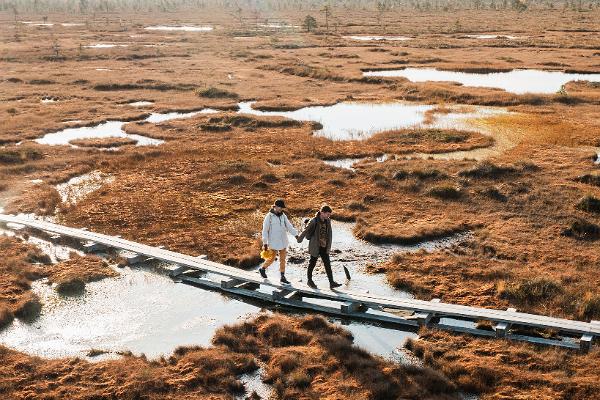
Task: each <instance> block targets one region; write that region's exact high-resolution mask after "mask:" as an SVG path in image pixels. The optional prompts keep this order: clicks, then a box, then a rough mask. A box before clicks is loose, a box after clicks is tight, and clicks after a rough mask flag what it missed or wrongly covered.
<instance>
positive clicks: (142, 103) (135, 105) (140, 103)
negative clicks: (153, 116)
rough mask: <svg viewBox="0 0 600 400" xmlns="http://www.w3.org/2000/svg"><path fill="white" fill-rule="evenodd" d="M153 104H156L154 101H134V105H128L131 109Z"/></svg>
mask: <svg viewBox="0 0 600 400" xmlns="http://www.w3.org/2000/svg"><path fill="white" fill-rule="evenodd" d="M152 104H154V102H152V101H134V102H132V103H127V105H128V106H131V107H146V106H151V105H152Z"/></svg>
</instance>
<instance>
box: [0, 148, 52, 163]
mask: <svg viewBox="0 0 600 400" xmlns="http://www.w3.org/2000/svg"><path fill="white" fill-rule="evenodd" d="M42 157H43V155H42V153H40V152H39V151H38V150H35V149H19V150H0V164H21V163H24V162H26V161H34V160H40V159H41V158H42Z"/></svg>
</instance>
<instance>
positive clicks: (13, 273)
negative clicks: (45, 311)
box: [0, 236, 50, 328]
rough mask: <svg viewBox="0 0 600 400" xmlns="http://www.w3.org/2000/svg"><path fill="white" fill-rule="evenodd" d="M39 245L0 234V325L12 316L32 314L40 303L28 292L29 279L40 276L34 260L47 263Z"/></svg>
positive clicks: (34, 313)
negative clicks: (36, 246)
mask: <svg viewBox="0 0 600 400" xmlns="http://www.w3.org/2000/svg"><path fill="white" fill-rule="evenodd" d="M49 262H50V259H49V258H48V256H46V255H45V254H43V253H42V252H41V251H40V250H39V249H37V248H35V247H34V246H31V245H29V244H26V243H23V242H21V241H19V240H18V239H15V238H9V237H3V236H0V328H2V327H4V326H6V325H7V324H9V323H10V322H11V321H12V320H13V318H14V316H17V317H19V318H23V319H28V318H30V317H33V316H35V315H36V314H37V313H38V312H39V310H40V308H41V304H40V303H39V299H37V297H36V296H34V295H33V294H32V293H31V292H30V288H31V282H32V281H34V280H36V279H39V278H40V277H42V276H44V269H43V268H42V267H40V266H37V265H33V264H34V263H49Z"/></svg>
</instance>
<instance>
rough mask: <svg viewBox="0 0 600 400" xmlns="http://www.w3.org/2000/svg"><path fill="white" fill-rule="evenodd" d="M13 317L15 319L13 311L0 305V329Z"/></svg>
mask: <svg viewBox="0 0 600 400" xmlns="http://www.w3.org/2000/svg"><path fill="white" fill-rule="evenodd" d="M13 319H15V316H14V314H13V312H12V311H11V310H10V309H9V308H7V307H5V306H0V330H2V329H3V328H4V327H6V326H8V325H9V324H10V323H11V322H12V321H13Z"/></svg>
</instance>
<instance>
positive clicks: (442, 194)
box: [427, 185, 463, 200]
mask: <svg viewBox="0 0 600 400" xmlns="http://www.w3.org/2000/svg"><path fill="white" fill-rule="evenodd" d="M427 194H428V195H429V196H433V197H436V198H438V199H442V200H458V199H460V198H461V197H462V195H463V192H462V191H461V190H460V188H457V187H455V186H452V185H438V186H434V187H432V188H431V189H429V190H428V191H427Z"/></svg>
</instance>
